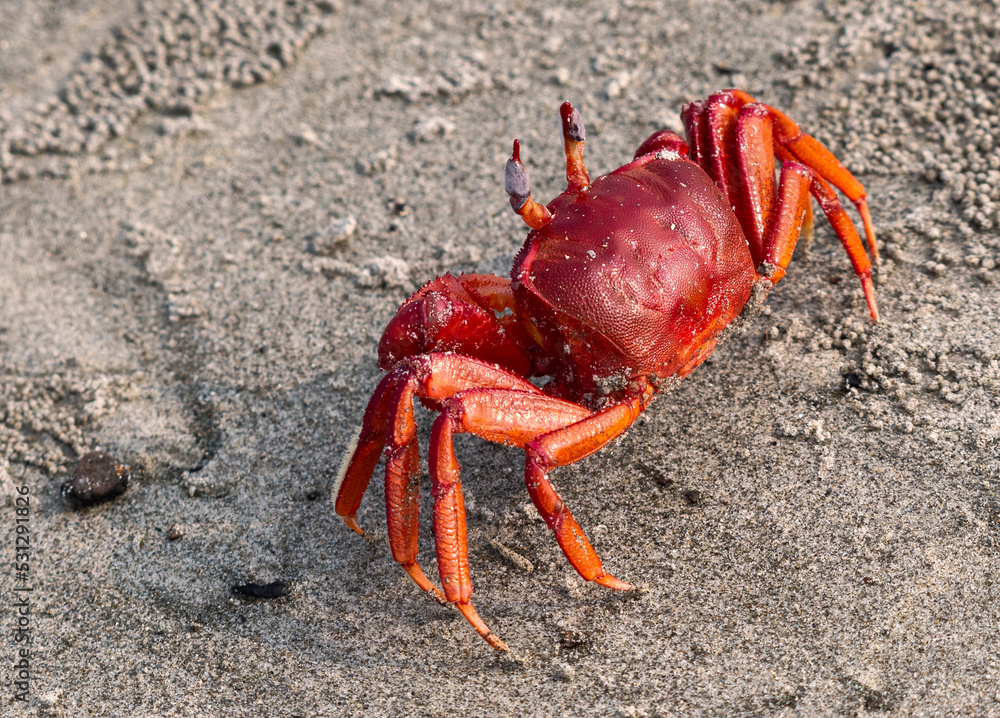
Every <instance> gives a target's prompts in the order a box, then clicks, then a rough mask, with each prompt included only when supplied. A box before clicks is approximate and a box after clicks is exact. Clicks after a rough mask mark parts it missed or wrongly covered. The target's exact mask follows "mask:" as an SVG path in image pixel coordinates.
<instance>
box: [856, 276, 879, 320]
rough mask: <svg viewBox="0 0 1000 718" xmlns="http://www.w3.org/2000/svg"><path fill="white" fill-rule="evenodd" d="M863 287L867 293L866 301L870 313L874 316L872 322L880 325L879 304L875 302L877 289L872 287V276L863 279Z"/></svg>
mask: <svg viewBox="0 0 1000 718" xmlns="http://www.w3.org/2000/svg"><path fill="white" fill-rule="evenodd" d="M861 286H862V288H863V289H864V291H865V301H866V302H867V303H868V311H869V312H870V313H871V315H872V321H873V322H874V323H875V324H878V323H879V322H880V321H881V318H880V317H879V313H878V304H877V303H876V302H875V287H874V286H873V285H872V279H871V277H870V276H865V277H862V278H861Z"/></svg>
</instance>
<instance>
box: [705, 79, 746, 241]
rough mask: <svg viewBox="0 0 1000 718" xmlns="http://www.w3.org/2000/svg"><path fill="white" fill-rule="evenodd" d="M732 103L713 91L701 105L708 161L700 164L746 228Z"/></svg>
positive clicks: (726, 97)
mask: <svg viewBox="0 0 1000 718" xmlns="http://www.w3.org/2000/svg"><path fill="white" fill-rule="evenodd" d="M738 110H739V107H738V106H737V103H736V100H734V99H733V97H732V96H731V95H729V94H728V93H725V92H717V93H715V94H714V95H711V96H710V97H709V98H708V102H707V104H706V106H705V123H706V125H707V134H706V137H707V138H708V158H707V166H705V165H702V166H703V168H704V169H705V171H706V172H707V173H708V176H709V177H711V178H712V180H713V181H714V182H715V184H717V185H718V186H719V189H721V190H722V192H723V194H725V195H726V198H727V199H728V200H729V206H730V207H732V209H733V212H734V213H735V214H736V216H737V218H739V220H740V224H741V225H743V226H746V211H745V208H744V207H743V198H742V197H741V196H740V194H741V192H740V167H739V160H738V157H737V154H738V153H737V134H736V129H737V112H738Z"/></svg>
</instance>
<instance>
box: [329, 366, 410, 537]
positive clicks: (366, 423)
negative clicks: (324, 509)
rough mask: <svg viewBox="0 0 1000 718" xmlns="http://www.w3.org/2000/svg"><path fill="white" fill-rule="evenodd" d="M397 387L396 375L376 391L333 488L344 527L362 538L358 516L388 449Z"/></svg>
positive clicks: (389, 377) (387, 377)
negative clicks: (391, 408) (388, 429)
mask: <svg viewBox="0 0 1000 718" xmlns="http://www.w3.org/2000/svg"><path fill="white" fill-rule="evenodd" d="M394 383H395V377H394V375H392V374H388V375H386V376H384V377H383V378H382V381H380V382H379V384H378V386H377V387H376V388H375V393H374V394H372V398H371V399H370V400H369V401H368V408H367V409H366V410H365V418H364V420H363V421H362V423H361V429H360V431H359V432H358V436H357V437H356V439H355V440H354V445H353V446H352V447H351V448H350V449H349V452H350V453H349V454H348V455H347V456H345V457H344V463H343V465H342V466H341V468H340V473H339V476H338V477H337V482H336V483H335V484H334V487H333V496H334V509H335V510H336V512H337V514H338V515H339V516H341V517H342V518H343V519H344V523H345V524H347V525H348V526H349V527H350V528H351V530H352V531H354V532H355V533H358V534H360V535H361V536H364V535H365V532H364V529H362V528H361V527H360V526H358V521H357V518H356V516H357V513H358V508H359V507H360V506H361V499H362V498H363V497H364V495H365V489H367V488H368V482H369V481H371V478H372V473H373V472H374V471H375V465H376V464H378V460H379V457H380V456H381V455H382V449H384V448H385V431H386V426H385V422H386V415H387V412H388V407H389V399H390V397H391V395H392V387H393V384H394Z"/></svg>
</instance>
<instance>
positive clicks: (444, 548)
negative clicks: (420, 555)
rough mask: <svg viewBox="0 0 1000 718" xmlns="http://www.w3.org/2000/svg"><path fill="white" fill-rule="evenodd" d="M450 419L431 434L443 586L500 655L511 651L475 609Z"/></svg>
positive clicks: (439, 421)
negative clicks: (501, 652)
mask: <svg viewBox="0 0 1000 718" xmlns="http://www.w3.org/2000/svg"><path fill="white" fill-rule="evenodd" d="M451 423H452V422H451V417H449V416H448V415H447V414H441V415H440V416H439V417H438V418H437V420H436V421H435V422H434V428H433V429H432V431H431V448H430V467H431V478H432V479H433V481H434V489H433V493H434V544H435V549H436V551H437V559H438V572H439V573H440V575H441V586H442V588H444V595H445V597H446V598H447V599H448V601H449V602H451V603H453V604H455V607H456V608H458V610H459V611H460V612H461V613H462V615H463V616H465V618H466V620H467V621H468V622H469V623H471V624H472V627H473V628H475V629H476V632H477V633H478V634H479V635H480V636H482V637H483V639H484V640H485V641H486V642H487V643H489V644H490V645H491V646H492V647H493V648H495V649H496V650H498V651H507V650H510V649H508V648H507V644H505V643H504V642H503V641H502V640H500V638H499V637H498V636H497V635H496V634H495V633H493V631H491V630H490V629H489V628H488V627H487V626H486V624H485V623H484V622H483V619H481V618H480V617H479V614H478V613H476V609H475V607H474V606H473V605H472V602H471V598H472V575H471V571H470V570H469V547H468V539H467V534H466V527H465V501H464V499H463V498H462V482H461V481H460V479H459V467H458V461H457V459H456V458H455V448H454V445H453V444H452V438H451V434H452V430H451Z"/></svg>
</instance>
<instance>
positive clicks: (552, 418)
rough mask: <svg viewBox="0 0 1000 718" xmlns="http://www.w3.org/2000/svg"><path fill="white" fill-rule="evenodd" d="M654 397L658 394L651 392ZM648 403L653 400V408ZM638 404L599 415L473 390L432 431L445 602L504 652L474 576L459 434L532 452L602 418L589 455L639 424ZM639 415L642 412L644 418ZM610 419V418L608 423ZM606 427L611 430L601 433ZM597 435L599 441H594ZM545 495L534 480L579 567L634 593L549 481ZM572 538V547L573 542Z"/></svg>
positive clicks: (509, 393)
mask: <svg viewBox="0 0 1000 718" xmlns="http://www.w3.org/2000/svg"><path fill="white" fill-rule="evenodd" d="M646 395H648V398H651V397H652V391H651V390H649V391H647V392H646ZM648 398H647V399H646V400H645V403H648ZM634 403H635V402H634V401H630V403H629V404H627V405H620V406H618V407H612V409H611V410H609V411H610V413H609V412H608V411H606V412H601V413H598V414H593V413H592V412H591V411H590V410H589V409H587V408H586V407H583V406H580V405H579V404H574V403H572V402H569V401H566V400H564V399H557V398H555V397H550V396H546V395H544V394H539V393H537V392H526V391H518V390H512V389H482V388H478V389H469V390H466V391H462V392H458V393H456V394H454V395H452V396H451V397H450V398H448V399H445V400H444V401H443V402H442V412H441V414H440V415H439V416H438V418H437V420H436V421H435V423H434V428H433V429H432V432H431V448H430V454H429V459H430V472H431V477H432V479H433V481H434V489H433V493H434V537H435V544H436V548H437V556H438V570H439V572H440V574H441V585H442V587H443V588H444V593H445V597H446V598H447V600H448V601H449V602H451V603H454V604H455V606H456V607H457V608H458V610H459V611H461V612H462V614H463V615H464V616H465V617H466V619H467V620H468V621H469V623H471V624H472V625H473V627H474V628H475V629H476V631H477V632H478V633H479V634H480V635H481V636H482V637H483V638H484V639H485V640H486V641H487V642H488V643H489V644H490V645H492V646H493V647H494V648H497V650H506V647H505V646H503V643H502V641H500V639H499V638H497V637H496V635H495V634H493V633H492V632H491V631H490V630H489V629H488V628H487V626H486V624H485V623H484V622H483V621H482V619H480V618H479V615H478V614H477V613H476V610H475V608H474V607H473V606H472V602H471V597H472V579H471V574H470V570H469V561H468V547H467V543H466V524H465V510H464V504H463V502H462V490H461V482H460V480H459V465H458V461H457V459H456V458H455V451H454V446H453V443H452V435H453V434H455V433H471V434H473V435H475V436H478V437H480V438H482V439H486V440H487V441H492V442H496V443H500V444H507V445H513V446H519V447H521V448H523V449H526V450H527V451H528V452H529V456H530V455H531V453H530V452H531V446H532V445H533V444H534V443H535V442H538V441H540V440H542V439H544V437H546V436H551V435H553V434H554V433H555V434H557V433H559V432H560V431H563V430H566V429H570V428H572V427H574V426H577V427H579V426H581V425H582V424H585V423H586V422H587V421H588V420H590V419H593V418H595V417H597V418H598V420H597V422H591V424H590V425H588V426H587V427H586V428H584V432H587V431H590V432H593V431H595V430H596V431H597V433H596V435H595V436H596V440H597V441H598V443H597V444H596V445H595V446H593V447H592V448H591V449H590V450H589V451H588V452H587V453H590V452H592V451H596V450H597V449H598V448H600V446H603V444H605V443H607V442H608V441H610V440H611V439H612V438H614V437H615V436H617V435H618V434H620V433H621V431H624V429H625V428H627V426H628V425H629V424H631V423H632V421H634V417H631V418H630V419H629V420H628V421H627V423H625V424H624V425H621V426H614V427H613V429H612V430H611V431H610V432H609V431H607V428H608V426H609V425H614V424H615V423H616V422H618V423H619V424H620V420H621V418H622V416H631V415H632V414H633V413H634V412H636V411H641V410H642V408H643V407H644V406H645V404H644V403H642V401H641V400H639V401H638V406H639V408H638V409H635V408H634V407H633V406H632V404H634ZM635 415H638V414H637V413H636V414H635ZM602 417H603V418H602ZM600 427H604V430H601V429H600ZM594 438H595V437H591V441H593V440H594ZM542 483H543V484H544V486H543V487H542V488H541V490H537V489H536V488H533V487H532V485H531V484H530V483H529V493H531V496H532V499H533V500H534V501H535V504H536V506H538V507H539V511H541V512H542V516H543V518H545V520H546V523H548V524H549V526H550V527H552V526H554V525H555V524H557V525H558V528H557V529H556V537H557V540H559V544H560V546H561V547H562V549H563V552H564V553H565V554H566V556H567V558H568V559H569V561H570V563H571V564H572V565H573V567H574V568H576V570H577V571H578V572H579V573H580V575H581V576H583V577H584V578H585V579H586V580H588V581H596V582H597V583H601V584H603V585H604V586H607V587H609V588H616V589H619V590H627V589H629V588H631V586H629V585H628V584H626V583H624V582H622V581H619V580H618V579H616V578H614V577H613V576H611V575H609V574H608V573H606V572H605V571H604V569H603V567H602V565H601V561H600V559H599V558H598V557H597V554H596V552H595V551H594V549H593V546H591V544H590V542H589V541H588V540H587V537H586V536H585V535H584V533H583V531H582V530H581V529H580V527H579V525H577V523H576V521H575V520H574V519H573V516H572V514H571V513H570V512H569V510H568V509H566V507H565V504H563V503H562V501H561V500H560V499H559V497H558V495H556V494H555V491H554V490H553V489H552V486H551V484H549V483H548V480H547V479H545V478H544V476H543V477H542ZM566 536H572V537H573V540H572V542H568V541H565V540H564V539H565V537H566Z"/></svg>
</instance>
